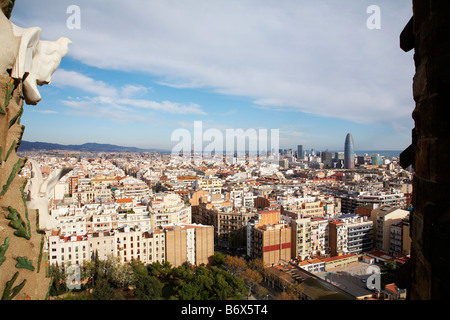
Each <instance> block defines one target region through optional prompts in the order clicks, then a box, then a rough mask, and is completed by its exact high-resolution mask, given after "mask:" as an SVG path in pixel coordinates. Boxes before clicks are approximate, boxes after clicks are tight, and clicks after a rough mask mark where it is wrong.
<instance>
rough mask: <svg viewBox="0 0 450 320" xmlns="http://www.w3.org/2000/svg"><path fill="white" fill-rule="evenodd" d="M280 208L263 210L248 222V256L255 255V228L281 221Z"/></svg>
mask: <svg viewBox="0 0 450 320" xmlns="http://www.w3.org/2000/svg"><path fill="white" fill-rule="evenodd" d="M280 221H281V216H280V210H263V211H258V212H257V214H256V215H255V216H254V217H253V218H251V219H250V220H249V221H248V222H247V256H249V257H253V254H254V250H253V247H254V236H255V228H257V227H259V226H263V225H266V224H269V225H272V224H277V223H280Z"/></svg>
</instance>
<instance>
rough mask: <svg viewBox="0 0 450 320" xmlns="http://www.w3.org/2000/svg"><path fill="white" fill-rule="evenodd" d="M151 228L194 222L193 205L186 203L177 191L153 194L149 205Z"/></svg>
mask: <svg viewBox="0 0 450 320" xmlns="http://www.w3.org/2000/svg"><path fill="white" fill-rule="evenodd" d="M149 210H150V217H151V228H156V227H159V226H164V225H168V224H189V223H191V222H192V211H191V206H190V205H187V204H185V203H184V201H183V200H182V199H181V197H180V196H179V195H178V194H175V193H158V194H156V195H153V196H152V197H151V200H150V205H149Z"/></svg>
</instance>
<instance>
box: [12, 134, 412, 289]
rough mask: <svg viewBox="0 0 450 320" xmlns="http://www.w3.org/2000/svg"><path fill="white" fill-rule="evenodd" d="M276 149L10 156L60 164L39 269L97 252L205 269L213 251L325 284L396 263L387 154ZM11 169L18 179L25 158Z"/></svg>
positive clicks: (396, 229)
mask: <svg viewBox="0 0 450 320" xmlns="http://www.w3.org/2000/svg"><path fill="white" fill-rule="evenodd" d="M279 151H280V152H279V157H280V159H279V163H278V164H276V163H273V162H269V163H268V162H259V161H258V159H252V160H249V159H248V158H246V157H245V155H244V156H243V157H242V158H239V157H238V156H237V155H235V157H234V158H233V159H232V160H231V162H227V160H229V159H226V158H224V157H216V158H215V157H212V158H208V159H207V160H206V159H204V161H200V162H199V161H198V159H194V158H195V157H193V156H192V155H184V156H183V157H184V158H183V161H181V163H180V161H179V159H177V161H176V162H175V161H173V159H172V158H171V155H170V154H165V153H156V152H153V153H106V152H102V153H82V152H72V151H59V150H53V151H45V152H44V151H38V150H37V151H26V152H22V155H23V156H26V157H27V158H28V159H33V160H36V161H37V162H38V163H39V164H40V170H41V172H42V174H43V176H44V177H46V176H48V175H49V174H50V173H51V172H52V171H53V170H55V169H58V168H63V167H70V168H72V170H71V171H70V172H69V173H68V174H66V175H65V176H64V177H63V178H62V179H61V180H60V181H59V182H58V183H57V184H56V186H55V188H54V190H53V192H52V193H51V197H50V199H49V208H50V214H51V216H52V217H54V218H55V219H56V220H57V222H58V227H57V228H55V229H53V230H50V231H48V232H47V234H46V250H47V253H48V262H49V264H50V265H57V266H59V267H61V268H65V267H67V266H70V265H79V266H81V265H83V263H84V262H85V261H92V260H93V259H94V257H98V258H99V259H104V260H106V259H107V258H108V257H109V256H113V257H118V258H119V260H120V261H121V262H128V261H132V260H140V261H142V262H144V263H145V264H152V263H154V262H161V263H163V262H165V261H167V262H169V263H170V264H171V265H173V266H180V265H181V264H183V263H184V262H186V261H187V262H189V263H191V264H193V265H201V264H205V265H207V264H209V263H211V261H212V260H211V259H212V258H213V256H214V252H215V251H216V250H220V251H223V252H225V253H229V254H233V255H237V256H239V257H242V258H245V259H247V260H251V259H260V260H262V262H263V263H264V265H265V266H266V267H267V268H282V269H284V270H285V271H286V268H288V269H289V268H294V267H295V268H297V269H296V270H300V269H301V270H303V271H302V272H306V273H307V274H308V275H314V276H317V278H318V279H325V280H324V281H326V275H327V274H329V273H330V272H333V271H336V270H340V269H342V268H345V267H348V266H354V265H358V263H367V264H371V263H380V262H381V263H384V262H386V261H392V262H394V263H395V264H404V263H405V262H406V261H407V259H408V258H409V255H410V250H411V246H410V243H411V240H410V238H409V214H410V209H411V194H412V182H411V181H412V173H411V172H410V171H408V170H404V169H402V168H401V167H400V165H399V158H398V157H385V156H381V155H379V154H365V155H358V156H355V153H354V147H353V138H352V136H351V134H348V135H347V137H346V139H345V151H344V152H335V153H334V154H333V153H331V152H328V151H319V152H315V151H314V150H311V151H306V150H303V146H302V145H298V146H297V149H296V150H294V151H292V149H287V150H279ZM349 161H350V163H348V162H349ZM21 174H22V175H23V176H25V177H30V175H31V171H30V167H29V165H28V164H27V165H26V166H25V167H24V168H23V169H22V172H21ZM303 277H304V276H303ZM321 277H322V278H321ZM400 289H403V288H400ZM400 289H399V288H397V289H396V290H400ZM352 294H353V296H357V298H361V297H364V298H367V297H370V296H371V295H372V294H373V292H371V291H370V290H365V292H363V293H359V294H354V293H352ZM378 294H379V293H378ZM385 294H387V293H386V292H385ZM397 298H398V296H397Z"/></svg>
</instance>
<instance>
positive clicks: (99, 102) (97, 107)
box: [52, 69, 206, 122]
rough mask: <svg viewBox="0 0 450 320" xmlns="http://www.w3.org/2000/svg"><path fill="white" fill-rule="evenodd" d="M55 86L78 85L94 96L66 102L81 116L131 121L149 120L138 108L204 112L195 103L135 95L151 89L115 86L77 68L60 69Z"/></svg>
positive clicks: (76, 86) (143, 93) (57, 72)
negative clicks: (74, 69) (137, 97)
mask: <svg viewBox="0 0 450 320" xmlns="http://www.w3.org/2000/svg"><path fill="white" fill-rule="evenodd" d="M52 80H53V82H54V85H55V86H69V87H74V88H77V89H79V90H81V91H84V92H86V93H90V94H93V95H94V96H93V97H83V98H79V97H77V98H76V99H73V98H69V97H68V99H69V100H65V101H63V104H64V105H66V106H68V107H71V108H72V109H73V110H76V112H75V113H76V114H78V115H89V116H96V117H101V118H107V119H111V120H114V121H119V122H128V121H131V120H136V121H139V122H140V121H146V119H147V117H146V116H144V117H140V116H139V115H138V113H139V112H137V110H136V108H139V109H148V110H152V111H158V112H162V113H170V114H183V115H186V114H196V115H205V114H206V113H205V112H204V111H203V110H202V108H201V107H200V106H199V105H198V104H195V103H187V104H183V103H177V102H171V101H162V102H157V101H151V100H147V99H136V98H134V97H135V96H142V95H145V94H146V93H147V92H148V91H149V88H147V87H144V86H141V85H131V84H127V85H125V86H123V87H121V88H120V89H116V88H115V87H113V86H110V85H108V84H106V83H104V82H103V81H99V80H95V79H93V78H91V77H88V76H86V75H83V74H80V73H78V72H75V71H68V70H64V69H59V70H57V71H56V72H55V74H54V75H53V79H52Z"/></svg>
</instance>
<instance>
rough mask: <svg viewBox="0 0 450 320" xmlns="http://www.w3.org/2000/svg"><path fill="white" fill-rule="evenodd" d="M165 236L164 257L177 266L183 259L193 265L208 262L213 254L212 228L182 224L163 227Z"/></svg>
mask: <svg viewBox="0 0 450 320" xmlns="http://www.w3.org/2000/svg"><path fill="white" fill-rule="evenodd" d="M163 230H164V233H165V237H166V257H167V258H166V259H167V261H168V262H170V263H171V264H172V265H173V266H175V267H177V266H179V265H181V264H183V263H184V262H185V261H188V262H190V263H191V264H193V265H201V264H205V265H206V264H208V263H210V262H211V258H212V257H213V256H214V228H213V227H212V226H204V225H195V224H183V225H173V226H167V227H164V228H163Z"/></svg>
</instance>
